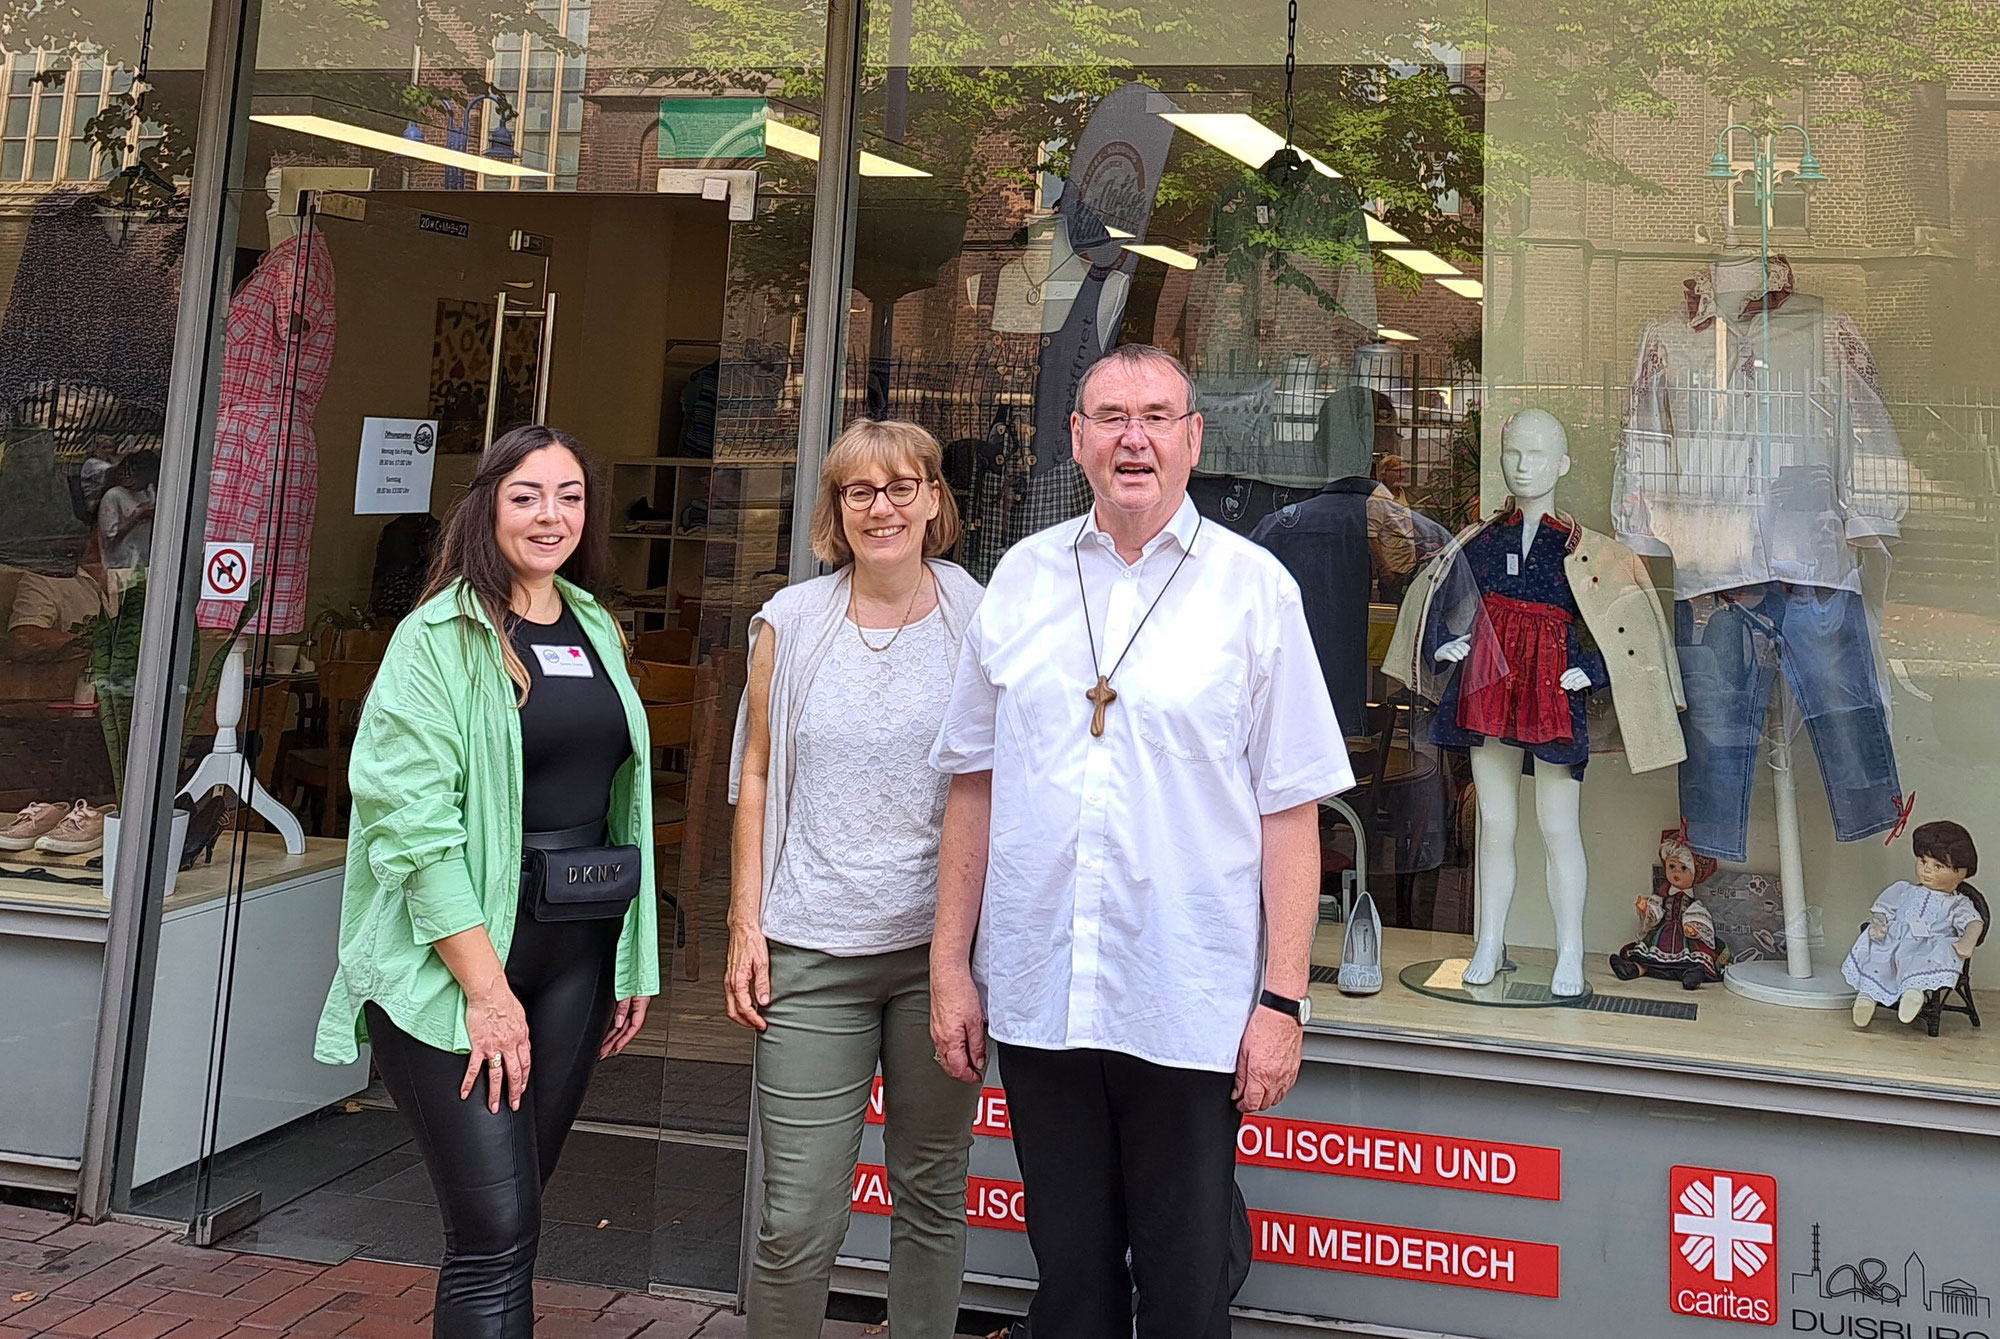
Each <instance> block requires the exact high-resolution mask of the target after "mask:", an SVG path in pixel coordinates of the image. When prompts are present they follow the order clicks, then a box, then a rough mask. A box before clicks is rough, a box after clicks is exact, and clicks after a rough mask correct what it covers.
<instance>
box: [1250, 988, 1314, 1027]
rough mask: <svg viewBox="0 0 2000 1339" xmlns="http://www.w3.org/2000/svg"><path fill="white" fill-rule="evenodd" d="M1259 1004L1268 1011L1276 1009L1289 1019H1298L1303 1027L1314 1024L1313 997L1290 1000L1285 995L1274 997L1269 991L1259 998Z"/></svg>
mask: <svg viewBox="0 0 2000 1339" xmlns="http://www.w3.org/2000/svg"><path fill="white" fill-rule="evenodd" d="M1257 1003H1259V1004H1261V1005H1263V1006H1264V1007H1265V1008H1266V1009H1276V1010H1277V1011H1278V1012H1279V1013H1281V1014H1283V1015H1285V1017H1287V1018H1296V1019H1298V1020H1299V1023H1300V1025H1301V1026H1303V1025H1305V1024H1307V1023H1310V1022H1312V1016H1313V1002H1312V997H1311V996H1306V997H1303V998H1301V999H1296V1000H1288V999H1286V998H1285V997H1284V996H1283V995H1274V994H1272V993H1271V992H1270V991H1268V990H1267V991H1265V992H1264V993H1263V994H1261V995H1259V996H1258V997H1257Z"/></svg>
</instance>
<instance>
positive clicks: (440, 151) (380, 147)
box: [250, 113, 552, 177]
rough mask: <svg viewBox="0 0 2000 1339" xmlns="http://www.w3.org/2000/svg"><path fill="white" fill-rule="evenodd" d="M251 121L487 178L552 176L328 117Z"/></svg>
mask: <svg viewBox="0 0 2000 1339" xmlns="http://www.w3.org/2000/svg"><path fill="white" fill-rule="evenodd" d="M250 119H251V120H252V121H255V122H257V123H259V124H260V125H267V126H276V127H277V128H278V129H280V130H295V131H297V132H298V133H299V134H301V135H317V136H319V138H321V139H331V140H339V141H340V142H341V143H342V144H352V145H354V146H355V147H356V148H360V149H373V150H375V151H376V152H377V153H393V154H399V155H401V156H402V157H404V158H420V159H422V160H423V161H424V162H426V163H437V164H440V165H441V166H444V167H457V168H463V169H464V170H466V171H468V172H480V173H484V174H485V175H486V176H489V177H546V176H550V175H552V174H551V173H548V172H544V171H542V170H541V169H540V168H538V167H523V166H521V164H519V163H509V162H502V161H501V160H500V159H498V158H482V157H480V156H479V155H478V154H476V153H461V152H460V151H458V150H457V149H445V148H440V147H439V146H437V145H435V144H425V143H423V142H422V141H420V140H413V139H404V138H403V137H402V136H401V135H391V134H389V133H388V132H386V131H382V130H370V129H369V128H368V127H367V126H357V125H352V124H350V123H348V122H346V121H336V120H334V119H333V118H332V117H330V116H310V115H291V114H275V113H267V114H265V115H261V116H253V117H251V118H250Z"/></svg>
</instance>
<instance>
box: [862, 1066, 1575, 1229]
mask: <svg viewBox="0 0 2000 1339" xmlns="http://www.w3.org/2000/svg"><path fill="white" fill-rule="evenodd" d="M882 1119H883V1116H882V1080H881V1078H880V1077H879V1076H878V1077H877V1078H876V1080H875V1086H874V1089H873V1090H872V1091H871V1092H870V1093H869V1095H868V1123H869V1124H870V1125H880V1124H881V1123H882ZM972 1132H973V1133H974V1134H982V1135H985V1136H987V1137H988V1138H990V1139H1011V1138H1013V1137H1014V1128H1013V1125H1012V1124H1011V1122H1010V1121H1009V1120H1008V1117H1007V1094H1006V1091H1005V1090H1004V1089H1000V1088H982V1089H980V1091H979V1105H978V1107H977V1108H976V1109H975V1110H974V1113H973V1120H972ZM1236 1161H1237V1163H1238V1164H1239V1165H1241V1166H1246V1167H1276V1168H1281V1169H1283V1170H1286V1171H1294V1172H1319V1173H1322V1174H1324V1175H1327V1176H1354V1177H1360V1178H1362V1179H1364V1180H1369V1181H1397V1182H1401V1183H1403V1184H1406V1185H1415V1186H1441V1187H1443V1188H1445V1189H1447V1190H1470V1191H1475V1192H1478V1193H1480V1194H1486V1195H1515V1196H1519V1197H1521V1198H1523V1199H1536V1200H1560V1199H1561V1198H1562V1150H1561V1149H1558V1148H1544V1147H1541V1146H1540V1145H1535V1144H1500V1143H1493V1142H1490V1141H1488V1140H1484V1139H1459V1138H1456V1137H1454V1136H1451V1135H1438V1134H1420V1133H1416V1132H1414V1131H1406V1130H1378V1129H1372V1128H1370V1127H1368V1126H1362V1125H1328V1124H1324V1123H1322V1122H1319V1121H1309V1120H1288V1119H1286V1118H1284V1117H1281V1116H1247V1117H1245V1118H1244V1121H1243V1125H1242V1127H1241V1128H1240V1129H1239V1130H1238V1131H1237V1133H1236Z"/></svg>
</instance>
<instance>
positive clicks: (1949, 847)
mask: <svg viewBox="0 0 2000 1339" xmlns="http://www.w3.org/2000/svg"><path fill="white" fill-rule="evenodd" d="M1910 848H1911V851H1912V852H1913V853H1914V854H1915V855H1916V857H1917V870H1916V873H1917V881H1916V882H1915V883H1911V882H1910V881H1909V880H1907V879H1903V880H1899V881H1897V882H1896V883H1892V884H1890V885H1889V886H1888V887H1887V888H1884V889H1883V890H1882V895H1881V896H1880V897H1878V898H1876V899H1875V905H1874V906H1872V907H1870V908H1869V909H1868V922H1867V924H1866V925H1864V926H1863V927H1862V929H1861V937H1860V938H1858V939H1856V940H1855V941H1854V948H1853V949H1852V950H1851V951H1850V952H1849V953H1848V955H1847V961H1846V962H1844V963H1842V964H1841V965H1840V974H1841V975H1842V976H1843V977H1845V978H1846V979H1847V984H1848V985H1850V986H1853V987H1854V989H1855V992H1856V993H1855V996H1854V1026H1856V1027H1867V1026H1868V1024H1869V1021H1870V1020H1871V1019H1873V1018H1874V1017H1875V1008H1876V1006H1877V1005H1893V1006H1895V1009H1896V1017H1897V1018H1898V1019H1900V1020H1902V1021H1903V1022H1905V1023H1908V1022H1912V1021H1914V1020H1915V1018H1916V1016H1917V1014H1918V1013H1920V1012H1921V1011H1922V1009H1923V1007H1924V996H1925V995H1926V994H1927V993H1929V992H1930V991H1933V990H1948V989H1950V988H1951V987H1953V986H1955V985H1957V984H1958V980H1959V974H1960V973H1961V972H1962V971H1963V970H1964V968H1965V964H1966V962H1967V961H1969V960H1970V959H1971V957H1972V953H1973V950H1974V949H1976V948H1977V947H1978V946H1979V941H1980V940H1982V939H1984V938H1985V937H1986V922H1987V907H1986V899H1985V898H1984V897H1982V896H1981V895H1980V892H1979V890H1978V889H1977V888H1974V887H1973V886H1972V885H1971V884H1970V883H1968V882H1967V880H1968V879H1970V878H1971V877H1972V876H1973V875H1974V874H1977V873H1978V872H1979V849H1978V848H1977V847H1976V846H1974V845H1973V843H1972V834H1971V833H1969V832H1967V831H1966V830H1965V829H1964V828H1962V827H1960V826H1959V825H1958V824H1956V823H1952V822H1949V821H1942V820H1941V821H1939V822H1936V823H1926V824H1924V825H1923V826H1922V827H1920V828H1918V829H1917V830H1916V831H1915V832H1913V833H1911V834H1910ZM1932 1035H1936V1034H1935V1033H1933V1034H1932Z"/></svg>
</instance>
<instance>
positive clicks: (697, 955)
mask: <svg viewBox="0 0 2000 1339" xmlns="http://www.w3.org/2000/svg"><path fill="white" fill-rule="evenodd" d="M632 678H633V682H634V683H635V684H636V685H637V686H638V689H639V700H640V701H641V702H643V703H645V705H646V725H647V728H648V730H649V731H650V732H651V735H652V744H653V748H654V749H655V750H662V751H669V752H678V753H680V754H681V755H682V757H681V759H680V762H681V765H680V766H678V767H676V766H663V765H660V763H659V762H658V761H656V762H655V763H654V764H653V767H652V784H653V853H654V861H655V865H656V867H658V869H659V870H660V871H661V873H660V874H659V878H660V889H659V893H660V897H661V900H662V901H663V902H664V903H666V904H667V905H668V907H670V908H671V909H672V911H673V912H674V915H675V917H676V921H677V927H676V928H677V933H676V935H675V939H676V941H677V942H678V943H680V944H681V945H682V946H683V947H684V949H685V952H684V953H683V955H682V960H681V961H682V970H683V971H684V972H685V973H686V974H687V978H688V980H690V981H695V980H699V979H700V975H701V936H700V933H699V925H698V923H697V922H696V917H697V915H698V913H699V910H700V907H699V901H698V896H699V890H698V887H695V886H694V885H693V884H691V883H690V880H689V879H688V878H687V877H685V874H684V875H683V877H681V878H680V879H678V880H677V883H678V888H677V889H675V888H669V887H668V886H667V881H666V877H665V874H664V868H665V863H666V862H665V859H664V855H665V853H666V852H667V851H669V850H678V851H679V853H680V857H681V863H682V865H683V866H684V867H685V866H686V865H687V862H688V861H689V860H691V859H698V856H699V852H700V850H701V843H700V841H699V838H698V835H696V833H695V825H694V824H693V823H692V822H691V816H690V813H689V808H690V800H691V798H692V797H693V793H694V791H695V790H698V789H699V785H700V784H705V783H706V779H707V775H708V773H707V770H706V769H707V767H708V766H709V765H710V764H709V762H708V760H707V758H706V757H705V756H704V754H705V753H708V752H713V749H712V748H708V747H706V744H707V741H706V740H703V741H702V742H703V744H704V746H705V747H704V748H702V749H697V748H696V747H695V745H696V728H695V727H696V722H697V721H704V722H705V721H706V720H707V717H708V716H709V715H712V714H713V702H714V698H715V690H714V672H713V670H711V669H710V668H709V667H707V666H701V667H696V666H692V665H667V664H662V663H660V662H658V661H653V660H638V661H634V662H633V663H632ZM689 754H693V755H694V758H693V765H694V767H695V768H696V769H697V773H696V775H697V778H698V782H697V785H696V786H695V787H692V788H691V786H690V777H689V773H688V770H687V768H688V755H689ZM698 882H699V880H698V879H696V880H695V881H694V884H698Z"/></svg>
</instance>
